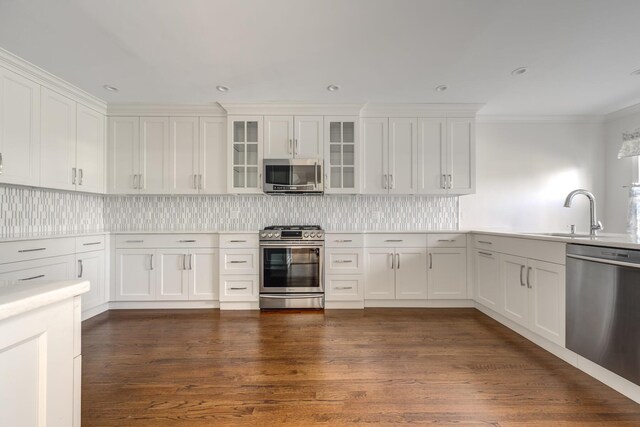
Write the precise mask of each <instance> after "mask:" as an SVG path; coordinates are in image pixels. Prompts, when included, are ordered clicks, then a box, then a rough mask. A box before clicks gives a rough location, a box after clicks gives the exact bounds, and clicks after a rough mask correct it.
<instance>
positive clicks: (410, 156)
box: [388, 118, 418, 194]
mask: <svg viewBox="0 0 640 427" xmlns="http://www.w3.org/2000/svg"><path fill="white" fill-rule="evenodd" d="M417 128H418V123H417V120H416V119H405V118H401V119H398V118H391V119H389V185H388V188H389V194H415V193H416V192H417V188H416V187H417V186H416V179H417V176H418V174H417V167H416V166H417V161H418V156H417Z"/></svg>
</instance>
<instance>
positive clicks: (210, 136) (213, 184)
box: [199, 117, 230, 194]
mask: <svg viewBox="0 0 640 427" xmlns="http://www.w3.org/2000/svg"><path fill="white" fill-rule="evenodd" d="M199 161H200V168H199V173H200V179H201V180H202V182H201V186H200V193H202V194H224V193H226V192H227V120H226V119H225V118H222V117H200V157H199ZM229 167H230V166H229Z"/></svg>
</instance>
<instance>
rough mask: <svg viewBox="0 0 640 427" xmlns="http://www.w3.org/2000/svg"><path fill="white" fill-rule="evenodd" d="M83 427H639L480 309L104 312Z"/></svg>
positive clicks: (88, 371)
mask: <svg viewBox="0 0 640 427" xmlns="http://www.w3.org/2000/svg"><path fill="white" fill-rule="evenodd" d="M82 352H83V376H82V425H83V426H85V427H91V426H100V427H110V426H118V427H121V426H154V427H164V426H181V425H185V426H187V425H188V426H211V425H216V426H217V425H261V426H265V425H312V424H318V425H331V426H334V425H344V424H363V425H366V424H376V425H378V424H382V425H392V424H406V423H416V424H438V425H465V426H466V425H469V426H473V425H494V426H538V425H539V426H548V425H554V426H556V425H557V426H574V425H576V426H577V425H593V426H596V425H598V426H601V425H612V426H613V425H615V426H625V425H629V426H631V425H640V405H637V404H636V403H635V402H633V401H631V400H630V399H627V398H626V397H624V396H622V395H621V394H619V393H617V392H615V391H613V390H612V389H610V388H608V387H607V386H605V385H603V384H601V383H600V382H598V381H596V380H595V379H593V378H591V377H589V376H588V375H586V374H584V373H583V372H580V371H579V370H577V369H575V368H574V367H572V366H570V365H568V364H567V363H565V362H563V361H562V360H560V359H558V358H556V357H555V356H553V355H551V354H549V353H547V352H546V351H544V350H543V349H541V348H539V347H537V346H536V345H534V344H532V343H531V342H529V341H527V340H526V339H524V338H522V337H521V336H519V335H517V334H515V333H514V332H512V331H510V330H509V329H507V328H505V327H504V326H502V325H500V324H499V323H497V322H495V321H494V320H492V319H490V318H488V317H486V316H485V315H483V314H482V313H480V312H478V311H476V310H474V309H365V310H327V311H325V312H324V313H323V312H267V313H260V312H257V311H244V312H221V311H219V310H126V311H124V310H123V311H109V312H106V313H103V314H101V315H99V316H96V317H94V318H92V319H89V320H88V321H86V322H84V323H83V342H82Z"/></svg>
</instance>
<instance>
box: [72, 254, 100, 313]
mask: <svg viewBox="0 0 640 427" xmlns="http://www.w3.org/2000/svg"><path fill="white" fill-rule="evenodd" d="M76 268H77V278H78V279H85V280H88V281H89V284H90V286H91V288H90V289H89V292H87V293H84V294H82V310H89V309H91V308H94V307H97V306H99V305H100V304H103V303H105V302H107V298H106V295H105V288H104V251H91V252H85V253H81V254H77V255H76Z"/></svg>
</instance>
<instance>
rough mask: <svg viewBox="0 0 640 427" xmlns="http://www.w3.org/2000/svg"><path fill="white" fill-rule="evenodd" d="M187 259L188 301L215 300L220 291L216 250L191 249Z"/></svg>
mask: <svg viewBox="0 0 640 427" xmlns="http://www.w3.org/2000/svg"><path fill="white" fill-rule="evenodd" d="M189 257H190V259H189V268H190V270H189V299H190V300H217V299H218V298H219V289H220V284H219V281H220V269H219V268H218V262H219V257H220V255H219V253H218V250H217V249H198V250H195V249H192V250H191V252H190V253H189Z"/></svg>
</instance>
